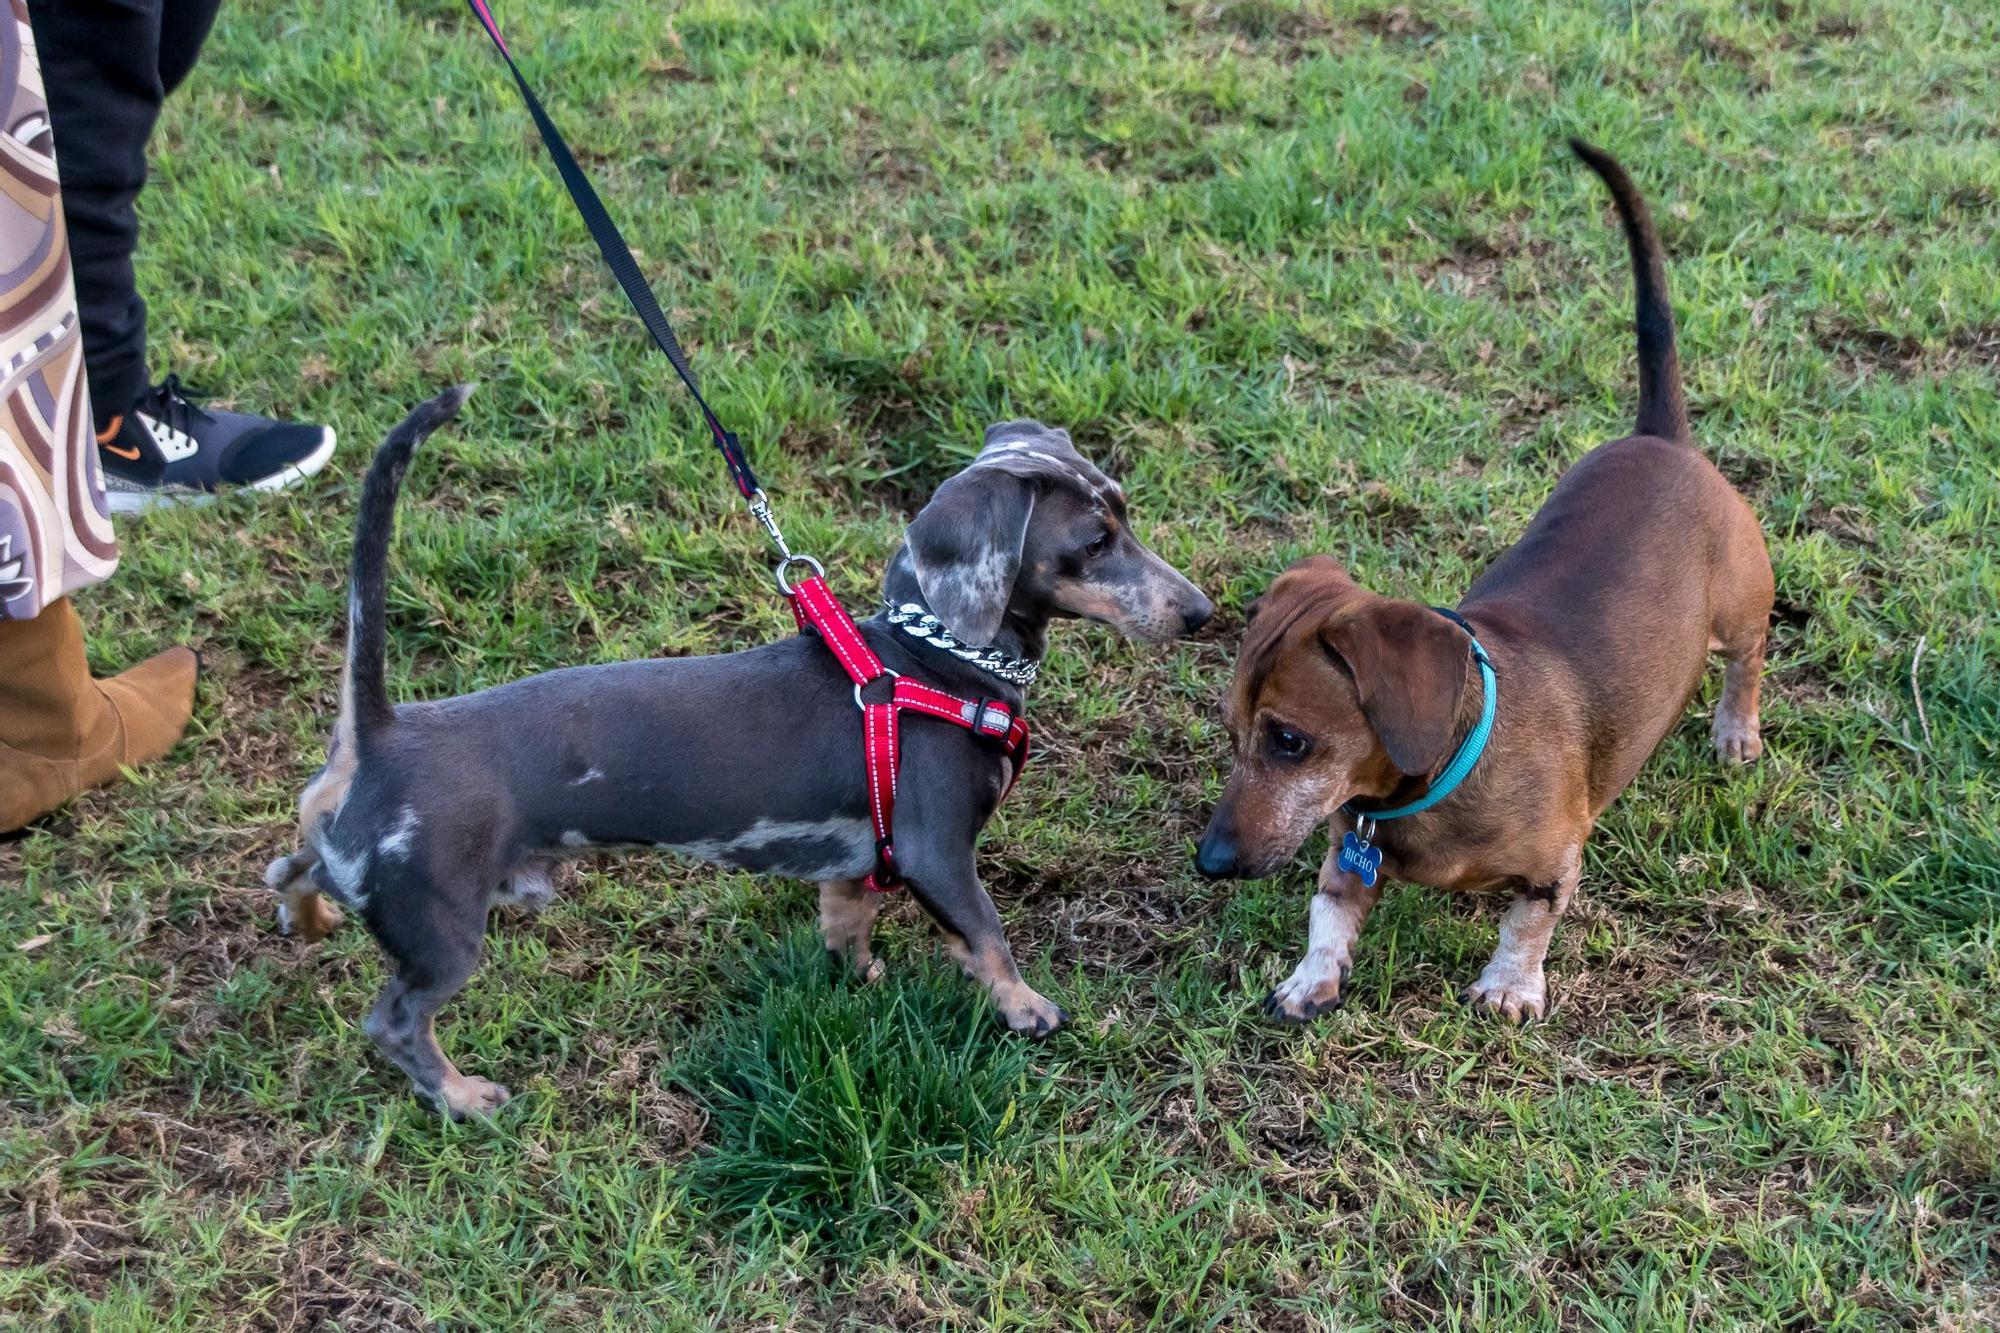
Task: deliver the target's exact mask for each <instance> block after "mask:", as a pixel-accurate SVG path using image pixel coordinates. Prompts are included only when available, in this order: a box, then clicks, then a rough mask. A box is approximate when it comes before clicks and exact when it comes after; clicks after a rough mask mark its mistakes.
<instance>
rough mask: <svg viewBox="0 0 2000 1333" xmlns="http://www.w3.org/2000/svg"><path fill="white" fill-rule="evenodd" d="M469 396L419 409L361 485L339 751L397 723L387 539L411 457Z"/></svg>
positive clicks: (465, 389) (446, 395)
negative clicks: (389, 649)
mask: <svg viewBox="0 0 2000 1333" xmlns="http://www.w3.org/2000/svg"><path fill="white" fill-rule="evenodd" d="M471 393H472V386H471V385H470V384H461V385H459V386H458V387H457V388H455V389H447V390H445V391H444V392H443V393H441V394H439V395H438V396H437V397H435V398H433V399H431V400H430V401H429V402H426V403H421V404H419V405H418V406H417V408H416V410H415V411H413V412H411V413H410V415H409V416H407V417H404V418H403V421H402V424H401V425H399V426H397V427H396V428H395V429H394V430H392V431H390V432H389V434H388V437H387V438H386V439H384V440H383V441H382V444H381V447H380V448H378V449H376V451H375V461H374V462H372V463H370V464H369V465H368V477H367V480H365V481H363V482H362V483H361V515H360V517H359V518H358V519H356V520H355V524H354V563H353V565H352V567H351V568H350V570H349V572H348V582H347V661H346V664H345V666H344V667H343V669H342V671H341V680H340V721H339V722H338V724H336V726H335V729H334V735H335V739H336V741H337V742H338V743H339V744H342V745H353V744H356V743H357V742H359V741H365V740H366V738H367V737H368V736H370V735H371V734H373V733H375V732H378V731H380V730H381V729H382V728H384V727H386V726H388V725H389V723H390V722H391V721H393V720H394V719H395V716H396V710H395V707H394V706H393V705H392V704H390V702H389V680H388V667H387V663H386V648H385V642H386V632H385V628H384V625H383V623H382V622H383V618H384V616H385V615H386V613H387V611H386V608H387V592H386V588H387V584H388V579H389V539H390V537H391V536H393V535H394V533H395V530H396V492H397V491H399V490H401V489H402V486H403V473H404V472H405V471H406V470H408V468H409V466H410V455H412V454H414V453H415V452H416V451H417V446H418V445H420V444H422V443H423V442H424V439H425V437H427V436H428V435H429V434H430V433H431V432H432V431H434V430H436V429H437V428H438V427H439V426H442V425H443V424H444V423H445V422H447V421H449V420H451V419H452V418H453V417H455V416H457V415H458V409H459V407H460V406H461V405H462V404H463V403H464V402H465V400H466V398H467V397H468V396H470V394H471Z"/></svg>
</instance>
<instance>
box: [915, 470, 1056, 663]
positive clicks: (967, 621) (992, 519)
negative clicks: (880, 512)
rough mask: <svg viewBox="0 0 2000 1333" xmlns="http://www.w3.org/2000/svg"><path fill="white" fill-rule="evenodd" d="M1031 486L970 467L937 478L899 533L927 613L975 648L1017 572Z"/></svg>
mask: <svg viewBox="0 0 2000 1333" xmlns="http://www.w3.org/2000/svg"><path fill="white" fill-rule="evenodd" d="M1034 509H1035V489H1034V487H1033V486H1032V485H1030V484H1029V483H1028V482H1027V481H1026V480H1024V479H1022V478H1021V477H1018V476H1015V475H1014V474H1013V472H1012V471H1010V470H1007V469H1002V468H996V467H977V466H975V467H971V468H967V469H966V470H965V471H963V472H961V473H959V474H958V475H957V476H955V477H953V478H951V479H950V480H949V481H947V482H945V484H944V485H942V486H940V487H938V488H937V493H936V494H935V495H933V496H931V502H930V503H929V504H927V505H925V506H924V507H923V509H922V510H920V511H919V512H918V514H917V516H916V518H915V519H913V520H912V521H911V523H910V530H909V533H908V534H907V536H906V541H907V542H908V545H909V551H910V562H911V563H912V564H913V565H915V566H916V571H917V586H918V587H919V588H921V589H922V590H923V594H924V601H925V602H926V603H928V604H929V606H930V609H931V614H933V615H935V616H936V617H937V618H938V619H939V620H942V621H943V622H944V624H945V628H946V629H948V630H950V631H951V632H952V633H953V634H955V635H957V636H958V637H959V638H961V639H963V640H965V642H967V643H969V644H973V645H974V646H976V647H981V648H983V647H985V646H986V645H987V644H989V643H991V642H993V637H994V636H995V635H996V634H998V633H999V632H1000V621H1001V618H1002V617H1003V616H1005V615H1006V613H1007V601H1008V599H1009V598H1010V597H1012V596H1013V593H1014V579H1015V576H1016V575H1018V574H1019V573H1020V572H1021V545H1022V543H1023V542H1024V541H1025V540H1026V539H1027V536H1028V516H1029V515H1030V514H1032V513H1033V512H1034Z"/></svg>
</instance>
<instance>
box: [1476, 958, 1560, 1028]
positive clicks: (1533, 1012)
mask: <svg viewBox="0 0 2000 1333" xmlns="http://www.w3.org/2000/svg"><path fill="white" fill-rule="evenodd" d="M1465 998H1466V999H1467V1001H1469V1002H1470V1003H1473V1004H1477V1005H1481V1006H1483V1007H1484V1008H1486V1009H1487V1010H1488V1011H1489V1012H1491V1013H1495V1014H1499V1015H1500V1016H1501V1017H1502V1018H1505V1019H1506V1020H1507V1021H1508V1022H1510V1023H1525V1022H1527V1021H1528V1020H1529V1019H1531V1018H1540V1017H1541V1016H1542V1015H1543V1014H1544V1013H1546V1012H1547V1011H1548V1003H1549V988H1548V983H1547V982H1546V981H1545V980H1544V979H1543V977H1542V970H1541V969H1540V968H1536V969H1535V971H1534V972H1533V973H1532V974H1527V973H1523V972H1520V971H1518V970H1517V969H1515V968H1511V967H1501V966H1499V965H1497V964H1494V963H1488V964H1487V965H1486V970H1485V971H1484V972H1481V973H1480V974H1479V980H1477V981H1475V982H1473V983H1472V985H1471V986H1470V987H1469V988H1467V990H1466V992H1465Z"/></svg>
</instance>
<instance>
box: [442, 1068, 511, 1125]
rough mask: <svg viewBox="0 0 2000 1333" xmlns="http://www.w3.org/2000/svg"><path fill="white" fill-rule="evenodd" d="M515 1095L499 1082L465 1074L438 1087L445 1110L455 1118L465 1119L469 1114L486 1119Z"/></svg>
mask: <svg viewBox="0 0 2000 1333" xmlns="http://www.w3.org/2000/svg"><path fill="white" fill-rule="evenodd" d="M513 1095H514V1094H513V1093H511V1092H509V1091H507V1089H506V1088H505V1087H503V1086H502V1085H500V1084H498V1083H494V1082H491V1081H489V1080H487V1079H483V1078H470V1077H468V1076H466V1075H464V1074H460V1075H459V1076H458V1077H457V1078H453V1079H447V1080H445V1083H444V1086H443V1087H441V1088H439V1089H438V1100H439V1101H441V1102H443V1103H444V1108H445V1110H447V1111H449V1112H451V1118H452V1119H453V1120H464V1119H465V1118H466V1117H468V1116H476V1117H478V1118H479V1119H481V1120H484V1119H485V1118H486V1117H487V1116H490V1115H492V1114H493V1113H494V1112H495V1111H497V1110H499V1109H500V1108H501V1107H503V1106H505V1105H506V1104H507V1101H508V1099H509V1098H511V1097H512V1096H513Z"/></svg>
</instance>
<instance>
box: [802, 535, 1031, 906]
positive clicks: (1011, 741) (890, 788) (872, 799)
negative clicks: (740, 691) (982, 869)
mask: <svg viewBox="0 0 2000 1333" xmlns="http://www.w3.org/2000/svg"><path fill="white" fill-rule="evenodd" d="M789 596H790V597H791V600H792V615H793V616H794V617H796V618H797V620H798V622H799V628H800V629H801V630H805V629H813V630H817V631H818V632H819V636H820V638H822V639H824V640H825V641H826V646H827V648H828V649H830V650H831V651H832V653H833V656H834V660H836V661H838V662H839V663H840V667H841V670H843V671H845V672H846V673H847V676H848V679H849V680H852V681H853V682H854V702H855V705H856V706H857V707H858V708H860V709H861V735H862V746H863V751H862V753H863V755H864V757H865V758H866V760H867V764H868V820H869V823H870V824H871V825H872V826H873V828H874V830H875V869H873V870H872V871H870V872H869V873H868V877H867V878H866V879H864V880H863V881H862V886H863V887H864V888H866V889H867V890H868V891H869V892H871V893H887V892H888V891H889V890H891V889H895V888H899V887H901V885H902V883H903V876H902V872H901V870H900V869H899V868H898V867H897V865H896V845H895V834H894V829H895V818H896V769H897V767H898V762H899V759H900V754H901V752H900V749H899V747H898V745H897V740H896V721H897V714H899V713H901V712H903V711H904V710H905V709H908V710H909V711H911V712H913V713H922V714H923V715H924V716H926V717H934V718H938V719H939V720H941V721H944V722H950V723H953V724H955V725H957V726H961V727H964V728H965V729H966V730H967V731H969V732H971V733H972V734H973V735H975V736H978V737H979V738H980V739H982V740H986V741H990V742H992V743H993V744H995V745H997V746H998V747H999V748H1000V752H1001V753H1002V754H1004V755H1006V756H1007V758H1008V760H1009V761H1010V762H1011V763H1012V765H1013V772H1012V774H1011V775H1010V776H1009V777H1008V779H1007V790H1006V791H1003V792H1001V793H1000V799H1002V800H1005V799H1006V798H1007V792H1011V791H1012V790H1013V789H1014V784H1015V783H1016V782H1018V781H1019V780H1020V777H1021V770H1022V768H1024V767H1025V766H1026V765H1027V762H1028V723H1027V719H1025V718H1023V717H1021V716H1020V715H1018V714H1017V713H1015V711H1014V710H1013V709H1012V708H1010V707H1008V706H1007V702H1006V701H1005V700H1004V699H961V698H959V697H958V696H957V695H955V694H947V693H946V692H945V691H943V690H939V689H933V688H932V687H931V686H929V685H923V684H920V683H918V682H917V681H914V680H911V679H910V678H909V677H908V676H903V675H898V674H897V673H896V672H894V671H891V670H889V668H887V667H885V666H883V665H882V659H881V658H879V657H877V656H875V651H874V650H873V649H872V648H870V647H869V646H868V642H867V640H865V639H863V638H862V637H861V630H860V629H859V627H857V626H856V625H855V623H854V617H852V616H850V615H848V614H847V608H846V607H844V606H842V605H841V604H840V600H839V599H838V598H836V597H835V596H834V595H833V593H832V592H831V591H830V590H828V588H827V586H826V580H825V579H823V578H821V577H820V576H819V575H818V574H814V575H812V576H811V577H810V578H806V579H803V580H801V581H800V582H798V583H797V584H795V585H793V586H792V588H791V589H790V592H789ZM885 676H890V677H894V679H895V682H896V683H895V687H894V688H893V689H892V690H891V692H890V694H889V698H888V700H887V702H885V703H879V704H871V703H868V702H867V701H865V700H864V699H862V697H861V691H862V690H863V689H864V688H865V687H867V686H868V685H871V684H873V683H874V682H875V681H878V680H881V679H882V678H883V677H885Z"/></svg>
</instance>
